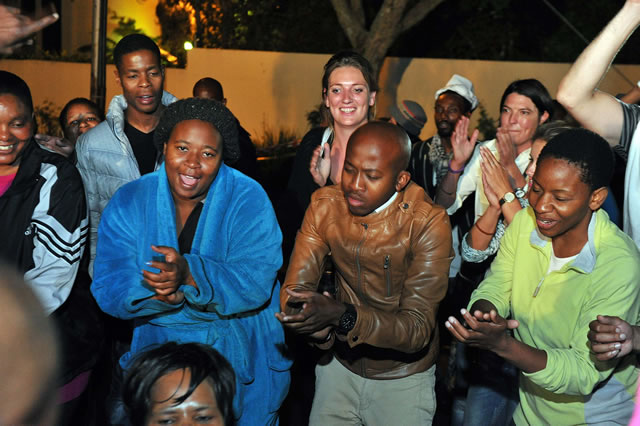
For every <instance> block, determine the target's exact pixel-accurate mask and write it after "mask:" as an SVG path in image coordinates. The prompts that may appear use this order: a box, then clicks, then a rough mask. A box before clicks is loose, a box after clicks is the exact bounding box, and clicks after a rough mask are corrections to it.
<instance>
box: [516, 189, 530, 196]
mask: <svg viewBox="0 0 640 426" xmlns="http://www.w3.org/2000/svg"><path fill="white" fill-rule="evenodd" d="M514 192H515V193H516V197H518V198H524V196H525V195H527V194H526V192H524V188H516V190H515V191H514Z"/></svg>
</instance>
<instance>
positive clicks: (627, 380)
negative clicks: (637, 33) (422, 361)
mask: <svg viewBox="0 0 640 426" xmlns="http://www.w3.org/2000/svg"><path fill="white" fill-rule="evenodd" d="M612 172H613V157H612V153H611V150H610V148H609V146H608V145H607V143H606V141H605V140H604V139H602V138H601V137H600V136H598V135H596V134H595V133H592V132H590V131H588V130H585V129H573V130H568V131H566V132H564V133H562V134H561V135H559V136H557V137H555V138H553V139H552V140H551V141H550V142H549V143H548V144H547V146H545V148H544V149H543V150H542V152H541V153H540V157H539V158H538V163H537V168H536V172H535V175H534V177H533V182H532V187H531V192H530V194H529V202H530V204H531V206H530V207H529V208H526V209H523V210H521V211H520V212H519V213H518V214H516V216H515V218H514V220H513V222H512V223H511V225H510V226H509V228H508V229H507V231H506V233H505V236H504V237H503V239H502V242H501V245H500V250H499V252H498V256H497V257H496V259H495V261H494V262H493V264H492V265H491V270H490V272H489V273H488V274H487V277H486V278H485V280H484V281H483V282H482V283H481V284H480V286H479V287H478V289H477V290H476V291H474V293H473V294H472V297H471V301H470V303H469V311H467V310H464V309H463V310H462V311H461V312H462V315H463V318H464V321H465V322H466V326H465V325H463V324H462V323H461V322H460V321H458V320H456V319H455V318H453V317H450V318H449V320H448V321H447V322H446V326H447V328H448V329H449V331H450V332H451V333H452V334H453V335H454V336H455V337H456V338H457V339H458V340H459V341H461V342H463V343H466V344H469V345H471V346H476V347H480V348H483V349H488V350H491V351H493V352H495V353H496V354H498V355H500V356H501V357H503V358H504V359H506V360H507V361H509V362H511V363H513V364H514V365H515V366H516V367H518V368H519V369H520V370H521V371H522V373H521V376H520V387H519V391H520V405H519V406H518V408H517V409H516V412H515V414H514V417H513V420H514V422H515V423H516V424H542V423H547V424H549V423H551V424H582V423H599V422H613V423H621V424H626V423H627V422H628V420H629V418H630V416H631V413H632V411H633V400H632V397H633V393H634V391H635V383H636V379H637V376H638V372H637V369H636V368H635V366H634V362H633V361H634V360H633V359H630V358H623V359H614V360H609V361H599V360H597V359H596V358H595V357H594V356H593V354H592V353H591V352H590V350H589V346H588V344H587V331H588V329H589V322H590V321H591V320H592V319H593V318H595V316H596V314H608V315H612V314H616V315H618V316H621V317H622V318H624V319H627V320H634V319H635V318H637V317H638V311H639V309H640V297H639V294H638V291H637V279H638V276H640V253H638V250H637V248H636V246H635V244H634V243H633V241H632V240H631V239H630V238H629V237H628V236H627V235H625V234H624V233H622V231H620V230H619V229H618V227H617V226H616V225H615V224H613V223H612V222H611V221H610V220H609V218H608V216H607V214H606V213H605V212H604V211H602V210H601V209H600V206H601V205H602V203H603V202H604V200H605V198H606V196H607V189H606V187H607V185H608V183H609V180H610V179H611V175H612ZM507 317H510V318H513V319H512V320H509V321H507V320H506V319H505V318H507ZM508 328H509V329H513V336H512V335H511V334H509V333H507V332H506V330H507V329H508Z"/></svg>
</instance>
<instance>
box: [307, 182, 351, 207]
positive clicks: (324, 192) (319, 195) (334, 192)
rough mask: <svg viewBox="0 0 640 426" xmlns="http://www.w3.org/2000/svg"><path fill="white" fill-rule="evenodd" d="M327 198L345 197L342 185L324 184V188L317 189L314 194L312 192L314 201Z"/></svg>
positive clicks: (339, 198)
mask: <svg viewBox="0 0 640 426" xmlns="http://www.w3.org/2000/svg"><path fill="white" fill-rule="evenodd" d="M327 199H332V200H343V199H344V193H343V192H342V189H340V185H328V186H323V187H322V188H320V189H317V190H316V191H314V192H313V194H311V202H312V203H313V202H316V201H320V200H327Z"/></svg>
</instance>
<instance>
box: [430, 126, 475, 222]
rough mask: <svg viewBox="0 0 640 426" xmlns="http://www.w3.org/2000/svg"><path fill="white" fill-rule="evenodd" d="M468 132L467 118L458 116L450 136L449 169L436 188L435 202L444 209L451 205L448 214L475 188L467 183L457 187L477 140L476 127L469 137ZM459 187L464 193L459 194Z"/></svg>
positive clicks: (457, 207) (458, 206)
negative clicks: (451, 153)
mask: <svg viewBox="0 0 640 426" xmlns="http://www.w3.org/2000/svg"><path fill="white" fill-rule="evenodd" d="M468 133H469V118H468V117H464V116H463V117H460V119H459V120H458V122H457V123H456V129H455V131H454V132H453V135H452V136H451V146H452V148H453V158H452V159H451V161H450V162H449V170H448V172H447V175H446V176H445V177H444V178H443V179H442V182H440V183H439V184H438V187H437V188H436V198H435V202H436V203H438V204H439V205H441V206H442V207H444V208H445V209H449V208H450V207H451V209H452V210H448V213H449V214H453V213H455V211H456V210H457V209H459V208H460V206H461V205H462V201H464V198H462V197H465V198H466V196H467V195H469V192H473V191H474V190H475V185H474V184H472V185H467V187H468V188H467V187H465V188H460V189H459V188H458V181H459V180H460V178H461V176H462V173H463V171H464V170H465V166H466V164H467V163H468V162H469V159H470V158H471V156H472V154H473V150H474V148H475V146H476V142H477V141H478V134H479V132H478V129H476V130H474V131H473V133H472V134H471V138H469V136H468ZM464 179H465V180H469V179H468V178H467V175H465V178H464ZM461 189H462V190H464V191H465V194H464V195H461V194H460V192H461ZM454 204H455V206H454Z"/></svg>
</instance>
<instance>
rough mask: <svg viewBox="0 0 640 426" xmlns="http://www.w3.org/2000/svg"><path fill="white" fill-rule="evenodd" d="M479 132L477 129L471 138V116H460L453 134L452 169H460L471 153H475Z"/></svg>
mask: <svg viewBox="0 0 640 426" xmlns="http://www.w3.org/2000/svg"><path fill="white" fill-rule="evenodd" d="M479 134H480V132H479V131H478V129H476V130H474V131H473V133H472V134H471V138H469V117H466V116H462V117H460V119H459V120H458V122H457V123H456V129H455V130H454V131H453V134H452V135H451V147H452V148H453V158H452V159H451V168H452V169H454V170H459V169H462V168H463V167H464V165H465V164H467V161H469V158H471V154H473V149H474V148H475V146H476V142H477V141H478V135H479Z"/></svg>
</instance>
